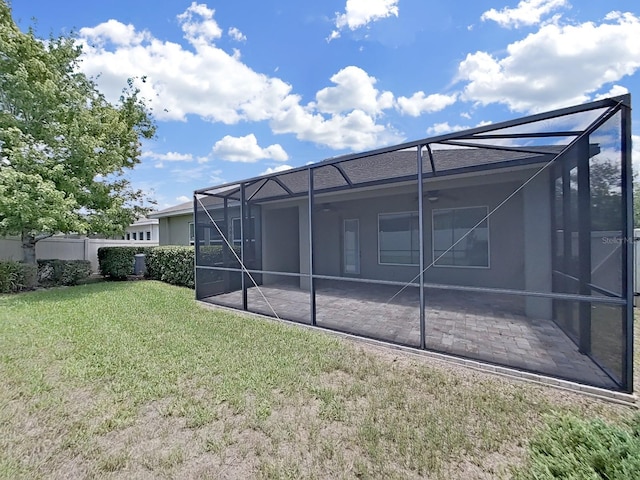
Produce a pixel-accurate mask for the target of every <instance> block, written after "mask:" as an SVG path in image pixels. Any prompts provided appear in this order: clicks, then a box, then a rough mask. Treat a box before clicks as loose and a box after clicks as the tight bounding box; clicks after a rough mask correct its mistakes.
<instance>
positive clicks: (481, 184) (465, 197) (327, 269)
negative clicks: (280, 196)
mask: <svg viewBox="0 0 640 480" xmlns="http://www.w3.org/2000/svg"><path fill="white" fill-rule="evenodd" d="M529 175H530V172H511V173H508V174H502V175H487V176H484V177H483V176H476V177H473V178H459V179H447V180H446V182H444V181H441V183H440V184H435V185H434V184H433V183H429V184H427V183H425V190H428V189H430V188H436V187H437V188H438V189H439V195H438V200H437V201H436V202H431V201H429V200H428V199H427V198H426V196H425V198H424V200H423V202H424V203H423V206H424V220H425V222H424V223H425V224H424V231H425V238H424V242H425V255H426V256H425V265H427V266H428V265H429V264H430V263H431V262H432V261H433V257H432V238H431V230H432V228H431V224H432V212H433V210H434V209H441V208H458V207H471V206H486V207H487V208H488V210H489V211H491V210H493V209H494V208H495V207H496V206H498V205H499V204H500V203H502V202H503V201H504V200H505V199H506V198H507V197H509V196H510V195H512V194H513V192H514V191H515V190H516V189H517V188H518V187H519V186H520V185H522V183H523V179H525V178H528V177H529ZM445 186H446V188H444V187H445ZM548 197H549V191H548V184H547V183H546V179H545V178H543V177H540V178H538V179H536V181H534V182H532V183H530V184H529V185H528V186H527V187H526V188H525V189H523V190H521V191H519V192H518V193H516V194H515V195H513V197H512V198H511V199H510V200H509V201H508V202H506V203H505V204H504V205H502V206H501V207H500V208H499V209H498V210H497V211H496V212H495V213H494V214H493V215H492V216H491V217H490V219H489V256H490V266H489V268H473V267H444V266H437V267H436V266H432V267H430V268H428V269H427V270H426V272H425V280H426V281H427V282H430V283H444V284H455V285H468V286H482V287H494V288H510V289H525V288H526V289H531V290H537V291H548V290H549V287H550V282H551V260H550V255H551V251H550V244H551V240H550V232H549V198H548ZM292 203H293V202H292ZM315 204H316V208H315V209H314V221H315V224H314V246H315V248H314V265H315V271H316V273H318V274H322V275H331V276H344V273H343V265H342V262H343V258H342V257H343V255H342V249H343V243H342V242H343V240H342V236H343V222H344V220H345V219H358V220H359V226H360V267H361V272H360V275H358V277H360V278H369V279H377V280H393V281H400V282H408V281H411V280H412V279H413V278H414V277H415V276H416V275H417V274H418V272H419V268H418V267H417V266H410V265H381V264H380V263H379V261H378V215H379V214H381V213H397V212H411V211H417V210H418V195H417V189H416V187H415V186H404V187H393V188H387V189H373V190H368V191H354V192H350V193H348V194H341V195H333V196H323V195H318V196H316V198H315ZM286 205H292V204H286V203H285V204H283V205H281V206H279V207H277V208H278V209H279V210H275V208H276V206H275V205H274V206H270V207H267V206H265V207H264V210H263V211H264V212H265V213H264V216H263V220H264V223H263V229H264V231H263V235H264V236H263V238H264V239H265V243H264V245H263V262H264V263H263V265H264V267H263V268H264V269H268V270H274V271H294V270H295V269H296V267H297V268H299V271H300V272H301V273H308V271H309V267H308V266H309V251H308V243H309V241H308V206H307V202H306V200H302V201H301V200H298V201H296V202H295V204H294V205H293V206H292V208H289V209H284V207H285V206H286ZM271 209H273V210H272V211H273V213H267V212H268V211H271ZM295 209H297V227H298V233H297V235H296V234H294V233H293V230H292V225H293V224H294V223H295V217H294V213H293V212H294V211H295ZM278 211H279V212H280V213H276V212H278ZM285 212H286V213H285ZM273 222H275V223H273ZM270 223H273V227H274V229H275V231H278V232H279V233H277V234H276V233H273V231H272V233H267V232H269V228H270V227H269V226H268V225H269V224H270ZM296 240H297V242H298V244H297V245H296V244H295V242H296ZM272 246H273V248H274V249H272ZM296 251H297V252H298V257H297V258H298V265H297V266H295V262H294V261H293V256H294V255H295V254H296V253H295V252H296ZM273 252H275V254H274V253H273ZM301 287H303V288H306V287H307V283H306V281H304V279H303V281H302V282H301ZM529 308H530V309H532V311H537V314H538V315H543V314H545V316H547V315H546V313H548V310H549V304H548V302H546V303H545V302H530V304H528V309H529Z"/></svg>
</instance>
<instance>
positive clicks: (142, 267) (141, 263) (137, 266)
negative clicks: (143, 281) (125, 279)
mask: <svg viewBox="0 0 640 480" xmlns="http://www.w3.org/2000/svg"><path fill="white" fill-rule="evenodd" d="M146 271H147V264H146V261H145V256H144V253H136V254H135V255H134V256H133V274H134V275H137V276H142V275H144V274H145V272H146Z"/></svg>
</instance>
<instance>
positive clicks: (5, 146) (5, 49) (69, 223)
mask: <svg viewBox="0 0 640 480" xmlns="http://www.w3.org/2000/svg"><path fill="white" fill-rule="evenodd" d="M81 53H82V52H81V48H80V47H79V46H78V44H77V42H76V41H75V39H74V38H73V36H61V37H51V38H49V39H47V40H42V39H39V38H37V37H36V34H35V32H34V31H33V29H30V30H29V31H28V32H27V33H24V32H22V31H20V29H19V28H18V27H17V25H16V24H15V22H14V21H13V18H12V16H11V9H10V7H9V5H8V3H7V1H6V0H0V235H19V236H21V237H22V248H23V260H24V261H25V262H27V263H35V245H36V242H38V241H39V240H41V239H43V238H47V237H49V236H51V235H54V234H56V233H70V232H75V233H83V234H98V233H99V234H105V235H115V234H120V233H121V232H122V231H123V230H124V228H125V227H126V226H127V225H129V224H130V223H131V222H132V221H133V220H134V219H135V218H136V217H138V216H140V215H143V214H144V213H146V209H145V208H144V207H143V205H144V204H145V202H146V201H148V199H146V198H145V196H144V194H143V192H142V191H140V190H135V189H133V188H132V187H131V185H130V183H129V182H128V180H127V179H126V178H125V172H126V171H127V170H128V169H131V168H133V167H134V166H135V165H136V164H138V163H139V162H140V160H139V156H140V153H141V152H140V145H141V143H140V142H141V140H142V139H145V138H146V139H149V138H152V137H153V136H154V134H155V124H154V122H153V120H152V118H151V116H150V112H149V110H148V109H147V108H146V105H145V103H144V101H143V100H142V99H141V98H140V97H139V91H138V90H137V89H136V88H135V87H134V85H133V81H132V80H130V81H129V82H128V85H127V86H125V88H124V89H123V91H122V95H121V97H120V100H119V102H117V103H116V104H112V103H110V102H109V101H107V99H106V98H105V97H104V95H103V94H102V93H100V91H99V90H98V88H97V86H96V84H95V83H94V82H93V81H92V80H91V79H89V78H87V76H86V75H84V74H83V73H81V72H80V68H79V65H80V55H81Z"/></svg>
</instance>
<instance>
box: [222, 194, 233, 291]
mask: <svg viewBox="0 0 640 480" xmlns="http://www.w3.org/2000/svg"><path fill="white" fill-rule="evenodd" d="M222 213H223V215H224V228H225V229H226V232H228V231H229V199H228V198H225V199H224V209H223V212H222ZM226 232H225V233H226ZM230 253H231V252H230V251H229V247H228V246H227V243H226V242H225V241H224V238H223V239H222V265H224V266H225V267H226V266H227V265H229V258H230V257H229V254H230ZM222 280H223V286H224V289H225V293H227V292H230V291H231V274H230V273H229V272H228V271H225V272H223V274H222Z"/></svg>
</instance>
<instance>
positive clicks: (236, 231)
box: [231, 217, 256, 246]
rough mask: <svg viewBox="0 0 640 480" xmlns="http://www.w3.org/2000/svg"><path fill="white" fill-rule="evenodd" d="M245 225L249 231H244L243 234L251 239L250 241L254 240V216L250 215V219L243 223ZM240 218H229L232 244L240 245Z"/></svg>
mask: <svg viewBox="0 0 640 480" xmlns="http://www.w3.org/2000/svg"><path fill="white" fill-rule="evenodd" d="M245 227H248V229H249V231H248V232H244V236H245V237H246V238H249V239H251V241H252V242H255V241H256V236H255V229H256V218H255V217H251V221H250V222H247V223H245ZM240 233H241V230H240V218H234V219H232V220H231V238H232V241H233V244H234V245H238V246H239V245H240V243H242V242H241V237H240Z"/></svg>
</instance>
